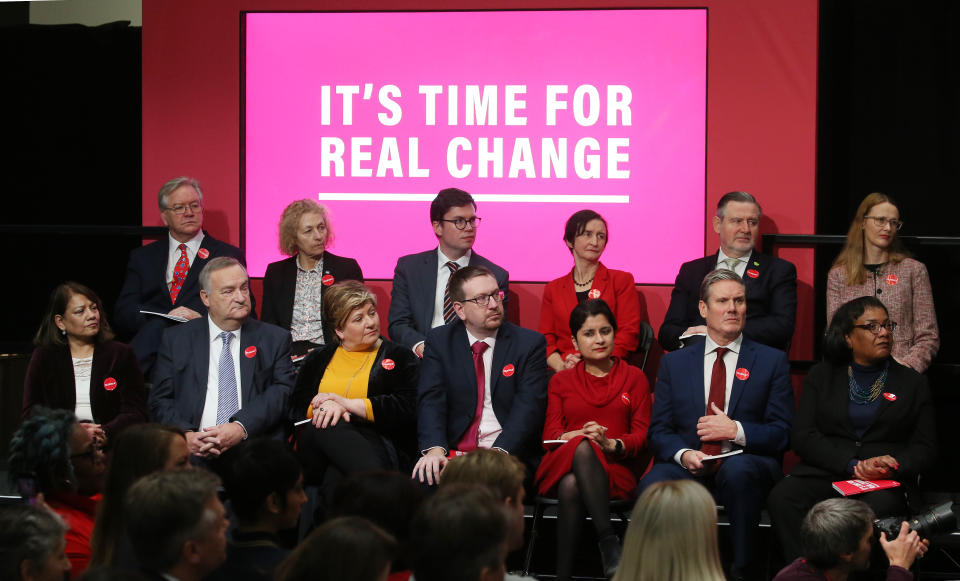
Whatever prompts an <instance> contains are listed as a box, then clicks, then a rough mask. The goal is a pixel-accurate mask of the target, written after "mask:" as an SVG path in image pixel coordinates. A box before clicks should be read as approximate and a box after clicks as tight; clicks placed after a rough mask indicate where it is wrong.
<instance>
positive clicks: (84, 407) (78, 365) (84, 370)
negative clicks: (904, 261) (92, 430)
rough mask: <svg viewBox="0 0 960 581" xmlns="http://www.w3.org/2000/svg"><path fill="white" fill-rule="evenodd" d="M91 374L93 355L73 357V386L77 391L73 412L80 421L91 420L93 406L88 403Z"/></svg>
mask: <svg viewBox="0 0 960 581" xmlns="http://www.w3.org/2000/svg"><path fill="white" fill-rule="evenodd" d="M92 374H93V355H91V356H90V357H73V379H74V388H75V389H76V391H77V405H76V407H75V408H74V413H75V414H76V416H77V419H78V420H80V421H91V422H92V421H93V407H92V406H91V405H90V376H91V375H92Z"/></svg>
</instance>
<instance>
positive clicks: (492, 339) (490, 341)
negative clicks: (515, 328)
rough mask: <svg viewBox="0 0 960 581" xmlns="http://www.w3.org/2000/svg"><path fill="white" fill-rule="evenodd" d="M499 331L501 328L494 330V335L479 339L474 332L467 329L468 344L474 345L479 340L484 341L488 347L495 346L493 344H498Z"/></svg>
mask: <svg viewBox="0 0 960 581" xmlns="http://www.w3.org/2000/svg"><path fill="white" fill-rule="evenodd" d="M499 332H500V329H497V330H495V331H494V332H493V335H491V336H489V337H487V338H486V339H477V338H476V337H474V336H473V333H471V332H470V331H469V330H467V344H468V345H471V346H472V345H473V344H474V343H476V342H477V341H483V342H484V343H486V344H487V346H488V347H490V348H493V346H494V345H496V344H497V333H499Z"/></svg>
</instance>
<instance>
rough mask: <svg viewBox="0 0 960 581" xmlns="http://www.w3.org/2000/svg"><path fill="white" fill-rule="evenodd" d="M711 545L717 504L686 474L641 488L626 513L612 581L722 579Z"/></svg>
mask: <svg viewBox="0 0 960 581" xmlns="http://www.w3.org/2000/svg"><path fill="white" fill-rule="evenodd" d="M724 579H725V578H724V576H723V567H722V566H721V565H720V552H719V550H718V549H717V507H716V505H715V504H714V500H713V497H712V496H711V495H710V492H709V491H708V490H707V489H706V488H704V487H703V486H702V485H700V484H698V483H697V482H694V481H692V480H668V481H665V482H658V483H657V484H654V485H653V486H651V487H650V488H648V489H646V490H645V491H644V492H643V494H641V495H640V498H639V500H637V505H636V506H635V507H634V508H633V514H632V515H631V516H630V526H629V527H628V528H627V535H626V537H624V540H623V560H622V561H621V562H620V567H619V568H618V569H617V574H616V575H614V576H613V581H724Z"/></svg>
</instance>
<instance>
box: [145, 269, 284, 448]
mask: <svg viewBox="0 0 960 581" xmlns="http://www.w3.org/2000/svg"><path fill="white" fill-rule="evenodd" d="M248 284H249V281H248V280H247V271H246V270H244V268H243V266H242V265H241V264H240V263H239V262H238V261H237V260H235V259H233V258H227V257H220V258H215V259H213V260H211V261H210V262H209V263H208V264H207V265H206V266H205V267H204V269H203V272H201V273H200V286H201V290H200V298H201V299H202V300H203V303H204V305H206V306H207V308H208V309H209V312H208V316H206V317H203V318H200V319H194V320H192V321H189V322H187V323H184V324H182V325H179V326H176V327H171V328H170V329H167V331H166V332H165V333H164V334H163V340H162V341H161V344H160V350H159V352H158V353H157V365H156V369H155V370H154V374H153V389H151V390H150V398H149V406H150V417H151V419H152V420H153V421H156V422H160V423H163V424H170V425H173V426H177V427H178V428H182V429H183V430H185V431H186V432H187V447H188V448H189V449H190V452H191V454H193V455H194V456H197V457H200V458H208V459H209V458H214V457H217V456H219V455H220V453H221V452H223V451H225V450H227V449H228V448H230V447H231V446H234V445H236V444H238V443H239V442H241V441H242V440H245V439H246V438H247V437H248V436H262V435H266V436H272V437H282V435H283V425H282V423H281V422H282V421H283V419H284V418H285V417H286V407H287V400H288V399H289V397H290V393H291V391H292V389H293V382H294V371H293V364H292V363H291V362H290V333H289V332H288V331H286V330H284V329H281V328H280V327H276V326H274V325H270V324H268V323H261V322H260V321H256V320H253V319H249V318H248V317H249V315H250V290H249V288H248Z"/></svg>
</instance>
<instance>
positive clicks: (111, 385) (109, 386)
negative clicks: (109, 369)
mask: <svg viewBox="0 0 960 581" xmlns="http://www.w3.org/2000/svg"><path fill="white" fill-rule="evenodd" d="M103 389H105V390H107V391H113V390H115V389H117V380H116V379H114V378H112V377H108V378H106V379H104V380H103Z"/></svg>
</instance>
